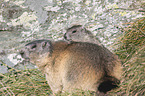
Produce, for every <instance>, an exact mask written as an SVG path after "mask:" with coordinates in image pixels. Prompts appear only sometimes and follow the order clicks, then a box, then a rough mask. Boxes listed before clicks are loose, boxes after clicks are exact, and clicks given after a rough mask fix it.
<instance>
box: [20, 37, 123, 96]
mask: <svg viewBox="0 0 145 96" xmlns="http://www.w3.org/2000/svg"><path fill="white" fill-rule="evenodd" d="M20 54H21V55H22V57H23V58H25V59H26V60H30V62H32V63H34V64H36V65H37V66H38V67H39V69H40V70H42V71H43V72H44V73H45V75H46V80H47V82H48V84H49V86H50V88H51V89H52V91H53V93H58V92H64V91H67V92H72V91H73V90H75V89H81V90H90V91H95V92H96V94H97V95H100V94H102V93H103V94H105V93H106V92H107V91H109V90H111V89H112V88H115V87H117V84H119V82H120V81H119V80H120V76H121V74H120V73H121V67H120V66H121V63H120V61H119V60H118V59H116V56H110V54H109V55H108V53H106V52H105V50H104V49H103V48H102V47H101V46H98V45H96V44H92V43H87V42H72V43H70V44H68V42H66V41H50V40H36V41H33V42H30V43H28V44H26V45H25V48H24V49H22V50H21V51H20ZM97 92H99V93H97Z"/></svg>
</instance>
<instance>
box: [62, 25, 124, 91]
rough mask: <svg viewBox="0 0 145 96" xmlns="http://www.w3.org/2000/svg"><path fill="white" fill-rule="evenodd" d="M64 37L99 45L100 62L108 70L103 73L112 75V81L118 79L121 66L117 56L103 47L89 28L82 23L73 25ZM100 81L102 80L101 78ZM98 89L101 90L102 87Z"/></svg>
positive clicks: (71, 40) (68, 40) (67, 39)
mask: <svg viewBox="0 0 145 96" xmlns="http://www.w3.org/2000/svg"><path fill="white" fill-rule="evenodd" d="M64 38H65V40H66V41H67V42H68V43H69V42H73V41H74V42H89V43H93V44H97V45H99V46H100V47H99V49H100V50H101V55H102V57H103V58H102V60H101V62H102V63H103V64H104V65H101V66H105V68H106V69H103V71H104V70H108V71H106V73H105V74H110V75H109V76H112V77H113V78H112V79H113V80H112V81H115V79H117V80H120V77H121V74H122V67H121V63H120V61H119V59H118V57H117V56H116V55H114V54H113V53H112V52H111V51H109V50H108V49H107V48H105V47H104V46H103V45H102V44H101V43H100V42H99V40H98V39H97V38H96V37H95V36H94V35H93V34H92V33H91V32H90V31H89V30H87V29H86V28H85V27H83V26H82V25H74V26H72V27H70V28H68V29H67V30H66V33H65V34H64ZM112 59H113V60H112ZM109 78H110V77H109ZM110 79H111V78H110ZM104 80H107V79H104ZM101 81H102V82H103V80H101ZM104 82H106V81H104ZM100 85H101V84H100ZM105 85H106V84H105ZM100 91H102V89H101V90H100Z"/></svg>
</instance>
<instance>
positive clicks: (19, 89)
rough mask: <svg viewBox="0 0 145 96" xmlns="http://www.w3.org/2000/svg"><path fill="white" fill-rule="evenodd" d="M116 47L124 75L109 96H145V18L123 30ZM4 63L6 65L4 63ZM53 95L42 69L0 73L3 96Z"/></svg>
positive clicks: (75, 95) (79, 94)
mask: <svg viewBox="0 0 145 96" xmlns="http://www.w3.org/2000/svg"><path fill="white" fill-rule="evenodd" d="M117 39H118V38H117ZM118 45H119V46H118ZM114 46H118V47H117V49H116V50H115V53H116V54H117V55H118V56H119V58H120V59H121V61H122V63H123V70H124V72H123V73H122V74H123V75H122V80H121V84H120V87H119V88H118V89H115V90H112V91H111V92H109V94H110V95H111V96H112V95H120V96H122V95H125V96H144V95H145V74H144V72H145V18H141V19H139V20H136V21H135V22H133V23H128V27H127V28H125V29H124V30H123V35H122V36H121V37H120V38H119V40H118V42H117V43H115V44H114ZM1 63H2V64H3V65H6V64H4V62H2V61H1ZM6 66H7V65H6ZM7 67H8V66H7ZM51 93H52V91H51V90H50V87H49V86H48V84H47V82H46V81H45V76H44V74H42V73H41V72H40V71H39V70H38V69H26V70H23V71H21V70H16V69H13V68H10V67H9V73H7V74H0V96H14V95H15V96H30V95H31V96H46V95H50V94H51ZM114 93H115V94H114ZM66 95H72V96H90V95H91V92H89V91H87V92H83V91H79V92H75V93H72V94H69V93H64V94H62V96H66ZM58 96H59V94H58Z"/></svg>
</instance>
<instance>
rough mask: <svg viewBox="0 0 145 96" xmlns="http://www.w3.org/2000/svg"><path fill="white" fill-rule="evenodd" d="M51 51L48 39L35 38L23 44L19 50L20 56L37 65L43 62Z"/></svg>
mask: <svg viewBox="0 0 145 96" xmlns="http://www.w3.org/2000/svg"><path fill="white" fill-rule="evenodd" d="M51 53H52V46H51V41H50V40H36V41H33V42H30V43H28V44H26V45H25V48H23V49H22V50H21V51H20V54H21V56H22V57H23V58H24V59H25V60H26V61H30V62H31V63H34V64H36V65H39V64H41V63H44V61H45V58H48V57H49V55H51Z"/></svg>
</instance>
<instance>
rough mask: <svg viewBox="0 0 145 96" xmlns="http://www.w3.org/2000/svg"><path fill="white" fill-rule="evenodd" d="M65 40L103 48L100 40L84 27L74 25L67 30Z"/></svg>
mask: <svg viewBox="0 0 145 96" xmlns="http://www.w3.org/2000/svg"><path fill="white" fill-rule="evenodd" d="M64 39H65V40H67V41H70V42H71V41H77V42H90V43H94V44H97V45H100V46H102V44H101V42H100V40H99V39H98V38H96V37H95V36H94V35H93V34H92V33H91V32H90V31H89V30H87V29H86V28H85V27H83V26H82V25H74V26H72V27H70V28H68V29H66V33H65V34H64Z"/></svg>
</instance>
